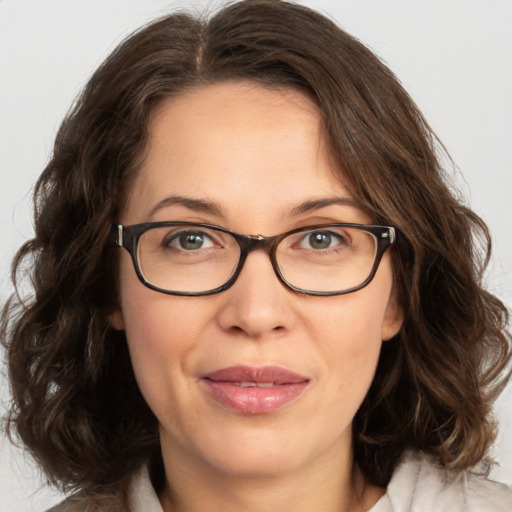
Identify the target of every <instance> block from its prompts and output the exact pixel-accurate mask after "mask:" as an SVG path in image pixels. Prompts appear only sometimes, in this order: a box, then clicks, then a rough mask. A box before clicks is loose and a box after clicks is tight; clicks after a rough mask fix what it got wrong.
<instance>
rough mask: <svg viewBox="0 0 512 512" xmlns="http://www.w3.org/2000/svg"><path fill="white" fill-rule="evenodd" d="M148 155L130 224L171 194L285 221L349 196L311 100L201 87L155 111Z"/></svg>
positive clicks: (237, 86) (248, 86) (291, 93)
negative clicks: (328, 199) (300, 210)
mask: <svg viewBox="0 0 512 512" xmlns="http://www.w3.org/2000/svg"><path fill="white" fill-rule="evenodd" d="M149 129H150V134H149V135H150V136H149V145H148V150H147V155H146V158H145V161H144V163H143V165H142V168H141V170H140V173H139V175H138V176H137V178H136V180H135V183H134V184H133V186H132V190H131V191H130V193H129V200H128V203H127V207H126V211H125V216H127V217H129V219H125V220H126V221H130V222H142V221H148V220H151V219H149V218H147V215H148V212H150V211H152V210H153V208H154V205H155V204H157V203H158V202H160V201H162V200H163V199H165V197H167V196H169V195H172V196H175V195H179V196H183V197H190V198H192V199H194V198H200V199H204V198H206V199H208V200H211V202H213V203H215V204H218V205H220V209H221V210H222V211H223V212H227V214H230V212H237V211H240V210H241V209H242V210H247V209H249V210H251V211H253V212H254V213H255V214H259V213H261V212H269V211H273V212H274V213H276V214H282V213H283V211H285V210H287V209H288V210H290V209H293V208H295V207H296V204H297V203H299V202H303V201H304V200H308V199H314V198H315V197H325V196H328V195H329V196H332V195H333V194H339V195H343V196H346V195H347V192H346V190H345V188H344V187H343V185H342V183H341V181H340V178H339V175H340V172H339V169H336V168H335V166H334V165H333V164H332V159H331V157H330V154H329V151H328V149H327V144H326V141H325V138H324V134H323V133H324V132H323V128H322V118H321V114H320V111H319V109H318V107H317V106H316V105H315V104H314V102H313V101H312V100H311V99H310V98H308V97H307V96H306V95H305V94H303V93H301V92H298V91H295V90H290V89H275V88H272V89H271V88H268V87H263V86H261V85H258V84H254V83H250V82H242V83H240V82H238V83H236V82H227V83H219V84H214V85H208V86H204V87H200V88H194V89H192V90H190V91H188V92H186V93H185V94H182V95H181V96H178V97H176V98H170V99H167V100H165V101H164V102H163V103H162V104H161V105H160V106H159V107H158V109H157V110H156V111H155V113H154V115H153V117H152V120H151V124H150V127H149Z"/></svg>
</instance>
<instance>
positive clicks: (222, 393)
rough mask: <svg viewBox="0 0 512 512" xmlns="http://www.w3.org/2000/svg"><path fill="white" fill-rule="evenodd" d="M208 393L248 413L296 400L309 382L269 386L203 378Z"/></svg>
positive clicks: (270, 410)
mask: <svg viewBox="0 0 512 512" xmlns="http://www.w3.org/2000/svg"><path fill="white" fill-rule="evenodd" d="M202 382H203V384H204V386H205V388H206V390H207V391H208V393H209V394H210V395H211V396H212V397H213V398H214V400H216V401H217V402H219V403H220V404H222V405H224V406H226V407H228V408H229V409H232V410H234V411H238V412H242V413H246V414H265V413H269V412H273V411H276V410H278V409H280V408H281V407H284V406H285V405H286V404H288V403H290V402H292V401H293V400H295V399H296V398H297V397H298V396H299V395H300V394H301V393H302V392H303V391H304V390H305V389H306V387H307V385H308V382H307V381H304V382H298V383H293V384H277V385H275V386H272V387H269V388H259V387H257V386H256V387H249V388H246V387H242V386H238V385H237V384H235V383H233V382H223V381H212V380H209V379H203V380H202Z"/></svg>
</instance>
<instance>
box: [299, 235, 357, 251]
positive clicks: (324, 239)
mask: <svg viewBox="0 0 512 512" xmlns="http://www.w3.org/2000/svg"><path fill="white" fill-rule="evenodd" d="M346 243H347V240H346V238H344V237H343V236H342V235H341V234H338V233H333V232H332V231H311V232H309V233H307V234H306V235H305V236H304V238H303V239H302V240H301V243H300V247H301V248H303V249H314V250H323V249H329V248H331V247H334V246H336V245H339V244H346Z"/></svg>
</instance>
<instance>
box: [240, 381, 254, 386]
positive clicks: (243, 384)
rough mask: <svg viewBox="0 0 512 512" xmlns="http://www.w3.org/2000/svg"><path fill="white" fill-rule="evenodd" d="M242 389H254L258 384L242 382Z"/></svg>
mask: <svg viewBox="0 0 512 512" xmlns="http://www.w3.org/2000/svg"><path fill="white" fill-rule="evenodd" d="M240 387H241V388H254V387H256V382H243V381H242V382H240Z"/></svg>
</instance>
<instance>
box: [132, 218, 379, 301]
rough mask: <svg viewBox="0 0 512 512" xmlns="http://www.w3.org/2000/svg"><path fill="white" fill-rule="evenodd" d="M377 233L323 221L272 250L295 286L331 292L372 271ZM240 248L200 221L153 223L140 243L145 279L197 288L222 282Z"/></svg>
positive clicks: (186, 289)
mask: <svg viewBox="0 0 512 512" xmlns="http://www.w3.org/2000/svg"><path fill="white" fill-rule="evenodd" d="M377 245H378V244H377V240H376V238H375V236H374V235H373V234H372V233H370V232H368V231H364V230H361V229H357V228H353V227H340V226H322V227H321V228H320V229H319V228H315V229H313V230H307V229H306V230H303V231H299V232H295V233H291V234H289V235H287V236H286V237H284V238H283V239H282V240H281V241H280V242H279V244H278V246H277V248H276V251H275V258H276V263H277V266H278V268H279V271H280V273H281V275H282V277H283V279H284V280H285V281H287V282H288V283H289V284H290V285H291V286H293V287H295V288H300V289H303V290H310V291H317V292H335V291H343V290H348V289H351V288H355V287H357V286H359V285H361V284H362V283H363V282H364V281H365V280H366V279H367V278H368V276H369V275H370V273H371V271H372V268H373V265H374V262H375V258H376V254H377ZM240 254H241V249H240V246H239V244H238V242H237V241H236V239H235V238H234V236H232V235H231V234H229V233H227V232H225V231H220V230H216V229H212V228H205V227H204V226H191V225H186V226H185V225H183V226H179V225H178V226H166V227H154V228H151V229H149V230H147V231H145V232H144V233H143V234H142V235H141V237H140V239H139V245H138V254H137V258H138V263H139V268H140V271H141V274H142V275H143V277H144V279H145V280H146V281H147V282H148V283H150V284H152V285H153V286H156V287H157V288H160V289H163V290H167V291H171V292H172V291H174V292H188V293H200V292H206V291H208V290H213V289H215V288H218V287H220V286H222V285H224V284H225V283H226V282H227V281H229V279H230V278H231V277H232V276H233V274H234V273H235V272H236V269H237V267H238V264H239V260H240Z"/></svg>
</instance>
